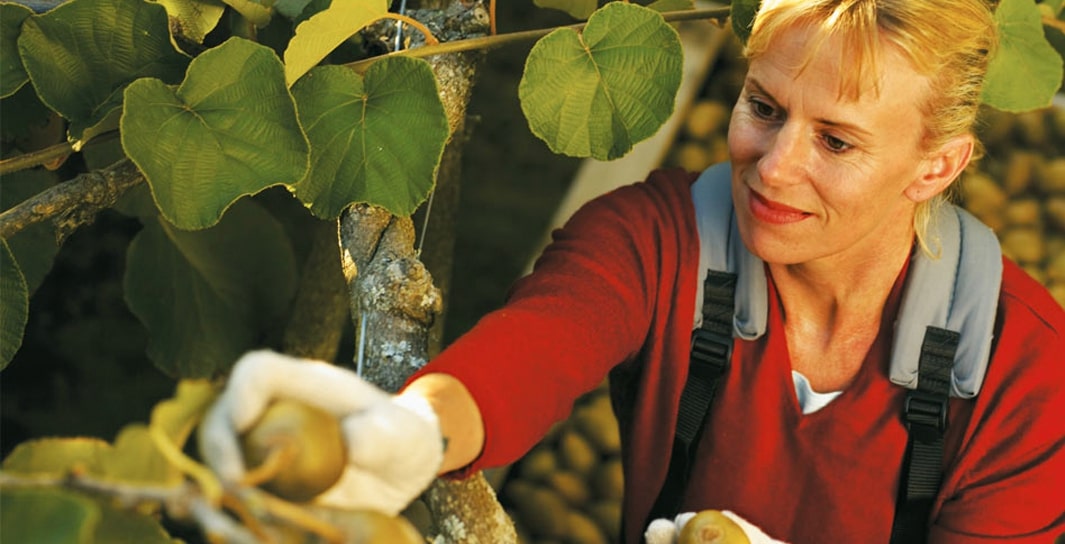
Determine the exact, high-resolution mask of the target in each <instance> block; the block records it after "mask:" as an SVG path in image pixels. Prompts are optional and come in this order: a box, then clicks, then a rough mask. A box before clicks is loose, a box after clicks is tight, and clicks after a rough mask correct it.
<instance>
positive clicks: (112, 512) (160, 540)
mask: <svg viewBox="0 0 1065 544" xmlns="http://www.w3.org/2000/svg"><path fill="white" fill-rule="evenodd" d="M100 514H101V516H100V521H99V523H97V524H96V530H95V531H94V532H93V540H92V541H93V542H94V543H96V544H180V543H181V542H182V541H181V540H178V539H175V538H171V537H170V535H168V534H167V532H166V530H165V529H163V526H162V525H160V524H159V522H158V521H156V520H155V519H154V518H153V517H151V516H149V515H145V514H138V513H136V512H127V511H124V510H119V509H117V508H110V507H107V506H104V505H101V506H100Z"/></svg>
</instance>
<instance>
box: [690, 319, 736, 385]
mask: <svg viewBox="0 0 1065 544" xmlns="http://www.w3.org/2000/svg"><path fill="white" fill-rule="evenodd" d="M731 359H732V336H726V335H723V334H721V333H717V332H714V331H709V330H706V329H702V328H699V329H695V330H694V331H692V347H691V360H690V363H689V367H688V373H689V374H690V375H695V376H698V377H700V378H703V379H716V378H717V377H719V376H721V375H722V374H724V372H725V370H726V369H727V368H728V363H729V361H730V360H731Z"/></svg>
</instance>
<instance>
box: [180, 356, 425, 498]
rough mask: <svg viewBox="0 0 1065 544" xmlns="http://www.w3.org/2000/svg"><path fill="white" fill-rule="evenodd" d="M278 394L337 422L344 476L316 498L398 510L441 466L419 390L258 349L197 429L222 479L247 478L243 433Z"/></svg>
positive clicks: (209, 460)
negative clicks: (389, 389)
mask: <svg viewBox="0 0 1065 544" xmlns="http://www.w3.org/2000/svg"><path fill="white" fill-rule="evenodd" d="M279 400H294V401H297V402H299V403H303V404H306V405H309V406H312V407H314V408H318V409H320V410H322V411H324V412H326V413H328V414H329V415H331V416H332V417H335V418H336V420H337V422H338V424H339V427H340V431H341V437H342V439H343V442H344V446H345V447H344V449H345V450H346V459H345V461H346V465H345V466H344V467H343V472H342V474H341V476H340V479H339V481H338V482H337V483H336V484H335V485H333V486H332V487H330V488H329V489H328V490H326V491H325V492H324V493H322V494H320V495H318V496H316V497H314V499H313V500H314V502H316V503H319V504H323V505H329V506H335V507H340V508H348V509H370V510H377V511H380V512H383V513H385V514H389V515H396V514H398V513H399V512H400V511H401V510H402V509H403V508H405V507H406V506H407V505H408V504H409V503H410V502H411V501H412V500H414V499H415V498H416V497H417V496H418V495H419V494H420V493H421V492H422V491H424V490H425V488H426V487H428V486H429V484H430V483H432V481H433V479H434V478H435V477H436V475H437V473H438V471H439V470H440V467H441V463H442V461H443V454H444V452H443V449H444V448H443V440H442V438H441V433H440V424H439V421H438V419H437V416H436V413H435V412H434V411H433V409H432V407H431V406H430V404H429V403H428V401H426V400H425V399H424V398H423V397H422V396H420V395H418V394H416V393H409V394H402V395H391V394H389V393H386V392H384V391H383V390H381V389H379V388H378V387H376V386H374V385H373V384H370V383H369V382H367V381H365V380H363V379H362V378H360V377H359V376H357V375H356V374H355V373H354V372H351V371H349V370H346V369H344V368H341V367H338V366H334V365H331V364H328V363H324V362H318V361H309V360H305V359H297V358H294V357H290V356H287V355H283V354H279V353H274V352H270V351H256V352H251V353H248V354H247V355H245V356H244V357H242V358H241V359H240V360H239V361H238V362H237V364H236V365H235V366H234V367H233V372H232V373H231V374H230V377H229V381H228V383H227V384H226V388H225V391H224V392H223V393H222V395H221V397H220V398H219V399H218V401H217V402H216V403H215V404H214V406H213V407H212V408H211V410H210V411H209V412H208V414H207V417H206V419H205V421H204V423H203V426H202V427H201V430H200V450H201V453H202V455H203V457H204V460H205V461H206V462H207V464H208V465H209V466H210V467H211V468H212V469H213V470H215V472H217V473H218V475H219V477H220V478H221V479H222V480H223V482H225V483H227V484H238V483H242V482H244V478H245V474H246V471H247V467H245V466H244V453H243V452H242V451H241V446H240V444H241V435H242V434H243V433H245V432H247V431H248V430H249V429H250V428H252V427H253V426H255V425H256V423H257V422H258V420H259V419H260V417H261V415H262V414H263V413H264V412H265V411H266V410H267V408H268V407H269V406H271V404H272V403H274V402H275V401H279Z"/></svg>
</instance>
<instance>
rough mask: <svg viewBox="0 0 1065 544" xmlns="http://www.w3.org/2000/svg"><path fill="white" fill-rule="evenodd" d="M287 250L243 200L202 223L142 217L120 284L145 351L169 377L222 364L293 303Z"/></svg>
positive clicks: (271, 222) (267, 220) (265, 216)
mask: <svg viewBox="0 0 1065 544" xmlns="http://www.w3.org/2000/svg"><path fill="white" fill-rule="evenodd" d="M293 255H294V254H293V250H292V246H291V244H290V243H289V242H288V238H287V237H286V236H285V232H284V230H283V228H282V227H281V225H280V224H279V223H278V222H277V220H275V219H274V218H273V217H272V216H271V215H270V214H269V213H267V212H266V211H264V210H263V209H262V208H261V207H259V206H258V205H256V204H254V203H253V202H251V201H250V200H247V199H245V200H241V201H240V202H238V203H237V204H235V205H234V206H233V207H232V208H231V209H230V210H229V211H228V212H227V213H226V214H225V216H224V217H223V218H222V220H221V221H220V222H219V223H218V224H217V225H216V226H215V227H213V228H211V229H207V230H202V231H193V232H190V231H184V230H180V229H178V228H175V227H174V226H173V225H171V224H169V223H167V222H165V221H161V220H155V221H148V222H147V223H146V224H145V226H144V230H142V231H141V232H140V233H139V234H138V235H137V237H136V238H135V239H134V240H133V242H132V243H131V244H130V247H129V251H128V253H127V266H126V276H125V279H124V282H123V283H124V286H125V293H126V302H127V303H128V305H129V307H130V309H131V310H132V311H133V313H134V314H135V315H136V316H137V318H138V319H140V321H141V323H143V324H144V325H145V328H147V329H148V333H149V341H148V350H147V351H148V355H149V357H151V359H152V361H153V362H154V363H155V364H156V365H157V366H159V367H160V368H161V369H162V370H163V371H164V372H166V373H167V374H169V375H171V376H174V377H181V378H207V377H213V376H216V375H218V374H220V373H224V372H226V371H228V370H229V368H230V367H231V366H232V365H233V363H234V362H235V361H236V360H237V358H238V357H239V356H240V355H241V354H243V353H244V352H246V351H248V350H249V349H252V348H255V347H259V346H261V345H262V344H261V342H263V341H264V337H265V336H266V335H267V332H268V331H269V330H270V329H271V328H276V325H277V323H278V321H279V320H281V319H282V317H283V315H284V313H285V309H286V308H287V307H288V305H289V304H290V303H291V299H292V295H293V293H294V292H295V282H296V262H295V257H294V256H293Z"/></svg>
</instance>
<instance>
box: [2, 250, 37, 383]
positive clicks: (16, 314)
mask: <svg viewBox="0 0 1065 544" xmlns="http://www.w3.org/2000/svg"><path fill="white" fill-rule="evenodd" d="M29 307H30V295H29V290H28V289H27V287H26V277H25V276H23V275H22V271H21V270H19V267H18V263H17V262H16V261H15V256H14V255H12V253H11V248H10V247H9V246H8V245H7V240H4V239H2V238H0V369H3V368H4V367H6V366H7V365H8V363H10V362H11V359H13V358H14V357H15V353H17V352H18V349H19V347H21V346H22V335H23V333H24V332H25V330H26V321H27V319H28V318H29Z"/></svg>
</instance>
